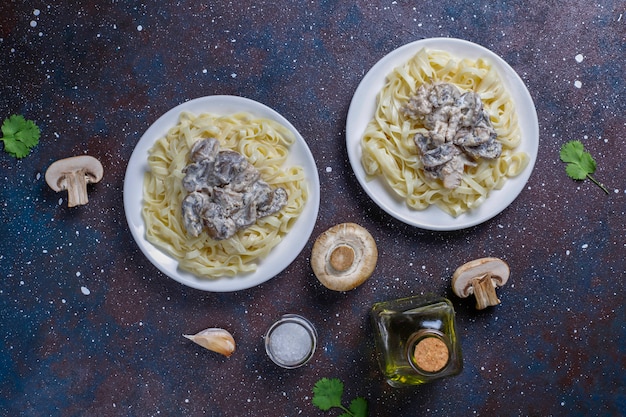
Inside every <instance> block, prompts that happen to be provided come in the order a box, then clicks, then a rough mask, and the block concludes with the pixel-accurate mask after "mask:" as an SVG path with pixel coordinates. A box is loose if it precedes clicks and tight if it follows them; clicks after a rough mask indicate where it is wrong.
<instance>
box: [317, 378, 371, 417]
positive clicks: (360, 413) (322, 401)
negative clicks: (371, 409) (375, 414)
mask: <svg viewBox="0 0 626 417" xmlns="http://www.w3.org/2000/svg"><path fill="white" fill-rule="evenodd" d="M342 396H343V382H341V381H340V380H339V379H338V378H332V379H328V378H322V379H320V380H319V381H317V382H316V383H315V386H314V387H313V400H312V402H313V405H314V406H316V407H317V408H319V409H320V410H322V411H328V410H330V409H331V408H339V409H341V410H342V411H343V414H341V415H340V416H339V417H367V415H368V408H367V401H366V400H365V399H364V398H361V397H357V398H355V399H354V400H352V402H350V407H349V408H346V407H344V406H343V405H342V404H341V397H342Z"/></svg>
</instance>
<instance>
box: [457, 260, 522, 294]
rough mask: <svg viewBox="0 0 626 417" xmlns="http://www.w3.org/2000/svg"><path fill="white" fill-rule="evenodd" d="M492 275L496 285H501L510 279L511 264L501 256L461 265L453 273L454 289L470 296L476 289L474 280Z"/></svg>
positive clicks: (458, 292) (493, 282)
mask: <svg viewBox="0 0 626 417" xmlns="http://www.w3.org/2000/svg"><path fill="white" fill-rule="evenodd" d="M487 274H489V275H491V282H492V284H493V286H494V287H501V286H503V285H504V284H506V282H507V281H508V280H509V275H510V270H509V265H507V263H506V262H504V261H503V260H502V259H499V258H480V259H474V260H473V261H470V262H467V263H466V264H463V265H461V266H460V267H458V268H457V269H456V271H454V274H453V275H452V291H454V293H455V294H456V295H457V296H459V297H461V298H465V297H468V296H469V295H470V294H472V292H473V291H474V290H473V288H472V280H474V279H476V278H482V277H484V276H486V275H487Z"/></svg>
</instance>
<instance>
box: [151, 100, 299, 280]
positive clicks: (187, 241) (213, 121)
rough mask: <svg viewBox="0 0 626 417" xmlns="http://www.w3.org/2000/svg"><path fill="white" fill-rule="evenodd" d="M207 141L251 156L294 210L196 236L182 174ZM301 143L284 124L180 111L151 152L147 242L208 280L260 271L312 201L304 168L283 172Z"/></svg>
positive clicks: (243, 115)
mask: <svg viewBox="0 0 626 417" xmlns="http://www.w3.org/2000/svg"><path fill="white" fill-rule="evenodd" d="M208 137H214V138H216V139H218V140H219V142H220V149H231V150H234V151H237V152H239V153H241V154H242V155H244V156H245V157H246V158H247V159H248V161H249V162H250V163H251V164H252V165H254V167H255V168H256V169H257V170H258V171H259V172H260V175H261V178H262V179H263V180H264V181H265V182H267V183H268V184H270V185H271V186H272V187H283V188H284V189H285V190H286V191H287V195H288V201H287V205H286V206H285V207H283V208H282V210H280V211H279V212H278V213H276V214H274V215H271V216H267V217H263V218H260V219H258V220H257V222H256V223H255V224H254V225H252V226H250V227H248V228H247V229H244V230H240V231H238V232H237V233H236V234H235V236H233V237H231V238H230V239H225V240H214V239H211V238H210V237H209V236H208V234H207V233H206V232H203V233H201V234H200V235H199V236H198V237H191V236H190V235H188V234H187V232H186V230H185V227H184V224H183V218H182V210H181V206H182V201H183V199H184V198H185V196H186V195H187V191H186V190H185V189H184V188H183V185H182V179H183V178H184V173H183V169H184V168H185V166H186V165H187V163H188V157H189V151H190V150H191V147H192V146H193V144H194V143H195V142H196V141H198V140H200V139H204V138H208ZM294 143H295V137H294V135H293V134H292V132H291V131H290V130H289V129H287V128H286V127H284V126H282V125H281V124H280V123H277V122H275V121H273V120H270V119H264V118H255V117H254V116H252V115H250V114H248V113H237V114H233V115H227V116H218V115H213V114H208V113H203V114H200V115H194V114H192V113H189V112H183V113H181V114H180V116H179V120H178V123H177V124H176V126H174V127H172V128H171V129H170V130H169V131H168V132H167V134H166V135H165V136H164V137H162V138H161V139H159V140H158V141H157V142H156V143H155V144H154V145H153V147H152V148H151V149H150V151H149V156H148V165H149V167H150V170H149V171H148V172H147V173H146V175H145V177H144V182H143V199H144V203H143V207H142V215H143V218H144V221H145V223H146V239H147V240H148V241H149V242H151V243H152V244H154V245H155V246H157V247H159V248H161V249H162V250H164V251H166V252H167V253H169V254H170V255H171V256H172V257H174V258H175V259H176V260H177V261H178V265H179V268H181V269H183V270H185V271H188V272H191V273H193V274H194V275H196V276H198V277H201V278H207V279H216V278H220V277H224V276H235V275H238V274H241V273H248V272H253V271H255V270H256V268H257V265H258V262H259V261H260V260H261V259H263V258H265V257H266V256H267V255H268V254H269V253H270V251H271V250H272V249H273V248H274V247H275V246H276V245H278V243H280V241H281V240H282V238H283V237H284V236H285V235H286V234H287V233H288V232H289V230H291V228H292V227H293V225H294V224H295V222H296V220H297V219H298V217H299V216H300V214H301V213H302V211H303V210H304V206H305V204H306V201H307V199H308V190H307V187H306V181H305V175H304V169H303V168H302V167H300V166H292V167H287V168H283V167H282V165H283V164H284V163H285V161H286V159H287V157H288V156H289V149H290V147H291V146H292V145H293V144H294Z"/></svg>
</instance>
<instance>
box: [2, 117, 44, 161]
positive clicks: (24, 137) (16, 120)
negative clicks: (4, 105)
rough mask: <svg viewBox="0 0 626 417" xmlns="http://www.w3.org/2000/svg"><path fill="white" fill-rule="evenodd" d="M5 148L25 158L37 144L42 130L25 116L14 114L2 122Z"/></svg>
mask: <svg viewBox="0 0 626 417" xmlns="http://www.w3.org/2000/svg"><path fill="white" fill-rule="evenodd" d="M1 129H2V135H3V137H2V138H0V140H2V141H3V142H4V150H5V151H6V152H7V153H9V154H10V155H12V156H14V157H16V158H24V157H25V156H27V155H28V154H29V153H30V150H31V149H32V148H34V147H35V146H37V144H38V143H39V137H40V136H41V131H40V130H39V127H37V125H36V124H35V123H34V122H33V121H31V120H26V119H25V118H24V116H21V115H16V114H14V115H12V116H11V117H9V118H7V119H5V120H4V122H3V123H2V127H1Z"/></svg>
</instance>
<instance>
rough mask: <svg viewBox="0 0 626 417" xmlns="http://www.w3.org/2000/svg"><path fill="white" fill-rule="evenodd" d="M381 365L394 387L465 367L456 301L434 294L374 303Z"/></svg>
mask: <svg viewBox="0 0 626 417" xmlns="http://www.w3.org/2000/svg"><path fill="white" fill-rule="evenodd" d="M370 315H371V319H372V324H373V326H374V333H375V338H376V345H377V348H378V360H379V365H380V368H381V370H382V372H383V374H384V376H385V378H386V380H387V383H388V384H389V385H391V386H393V387H402V386H408V385H420V384H424V383H427V382H430V381H432V380H435V379H438V378H443V377H447V376H452V375H457V374H459V373H460V372H461V370H462V369H463V358H462V355H461V346H460V342H459V339H458V336H457V333H456V323H455V318H454V308H453V307H452V303H451V302H450V301H449V300H448V299H446V298H442V297H437V296H434V295H425V296H415V297H409V298H402V299H398V300H393V301H385V302H380V303H376V304H374V306H373V307H372V309H371V311H370Z"/></svg>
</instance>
